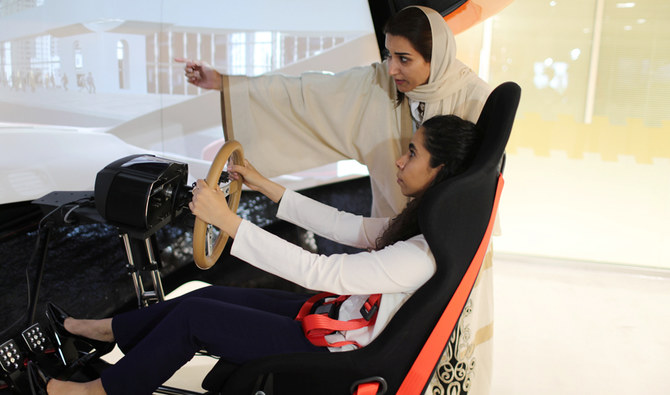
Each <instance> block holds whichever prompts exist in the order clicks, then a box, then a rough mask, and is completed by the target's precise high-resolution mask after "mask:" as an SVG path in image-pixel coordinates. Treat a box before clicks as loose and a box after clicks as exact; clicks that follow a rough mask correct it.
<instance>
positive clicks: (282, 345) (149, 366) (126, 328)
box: [102, 286, 328, 395]
mask: <svg viewBox="0 0 670 395" xmlns="http://www.w3.org/2000/svg"><path fill="white" fill-rule="evenodd" d="M309 296H310V295H307V294H297V293H292V292H285V291H278V290H267V289H255V288H234V287H222V286H210V287H205V288H202V289H199V290H196V291H193V292H190V293H188V294H186V295H183V296H181V297H179V298H176V299H173V300H168V301H165V302H161V303H157V304H153V305H151V306H149V307H146V308H143V309H139V310H134V311H131V312H128V313H123V314H120V315H118V316H115V317H114V318H113V319H112V330H113V332H114V337H115V339H116V342H117V344H118V345H119V348H120V349H121V351H123V353H124V354H125V356H124V357H123V358H121V360H119V361H118V362H117V363H116V364H115V365H114V366H112V367H110V368H108V369H106V370H105V371H103V372H102V384H103V387H104V388H105V391H106V392H107V394H109V395H116V394H125V395H128V394H142V395H144V394H151V393H152V391H153V390H154V389H156V388H157V387H158V386H160V385H161V384H162V383H164V382H165V381H166V380H167V379H169V378H170V377H171V376H172V374H173V373H174V372H175V371H177V370H178V369H179V368H180V367H181V366H183V365H184V364H185V363H187V362H188V361H189V360H190V359H191V358H192V357H193V355H194V354H195V353H196V352H198V351H199V350H203V349H204V350H207V351H208V352H209V353H211V354H214V355H217V356H219V357H221V359H224V360H227V361H230V362H233V363H243V362H246V361H249V360H252V359H256V358H259V357H263V356H267V355H273V354H283V353H293V352H327V351H328V349H327V348H325V347H316V346H314V345H312V344H311V343H310V342H309V341H308V340H307V339H306V338H305V335H304V334H303V332H302V328H301V326H300V323H299V322H297V321H295V320H294V318H295V316H296V315H297V314H298V310H300V307H301V306H302V304H303V303H304V302H305V301H306V300H307V299H308V298H309Z"/></svg>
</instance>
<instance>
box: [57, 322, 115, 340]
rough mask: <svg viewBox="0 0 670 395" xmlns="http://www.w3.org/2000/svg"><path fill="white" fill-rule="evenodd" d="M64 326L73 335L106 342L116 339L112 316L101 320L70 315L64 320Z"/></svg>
mask: <svg viewBox="0 0 670 395" xmlns="http://www.w3.org/2000/svg"><path fill="white" fill-rule="evenodd" d="M63 326H65V330H67V331H68V332H70V333H72V334H73V335H79V336H83V337H86V338H88V339H93V340H99V341H104V342H113V341H114V333H113V332H112V319H111V318H103V319H101V320H80V319H77V318H72V317H68V318H66V319H65V321H64V322H63Z"/></svg>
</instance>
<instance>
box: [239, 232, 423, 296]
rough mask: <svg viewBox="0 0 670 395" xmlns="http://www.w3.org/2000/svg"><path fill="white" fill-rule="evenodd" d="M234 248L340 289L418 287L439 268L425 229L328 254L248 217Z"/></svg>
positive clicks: (308, 283) (263, 265)
mask: <svg viewBox="0 0 670 395" xmlns="http://www.w3.org/2000/svg"><path fill="white" fill-rule="evenodd" d="M231 254H232V255H234V256H236V257H238V258H240V259H242V260H244V261H246V262H248V263H249V264H251V265H253V266H256V267H258V268H259V269H262V270H265V271H267V272H269V273H272V274H275V275H277V276H280V277H282V278H284V279H286V280H289V281H292V282H294V283H296V284H298V285H300V286H302V287H305V288H308V289H313V290H319V291H327V292H333V293H336V294H340V295H366V294H372V293H396V292H412V291H414V290H416V289H417V288H418V287H420V286H421V285H423V284H424V283H425V282H426V281H427V280H428V279H429V278H430V277H431V276H432V275H433V274H434V273H435V261H434V259H433V257H432V254H431V252H430V249H429V247H428V244H427V243H426V241H425V239H424V238H423V236H421V235H419V236H415V237H413V238H411V239H409V240H407V241H402V242H398V243H396V244H393V245H391V246H389V247H386V248H384V249H383V250H380V251H372V252H361V253H358V254H333V255H330V256H325V255H319V254H314V253H310V252H309V251H306V250H304V249H302V248H301V247H299V246H296V245H294V244H291V243H289V242H288V241H286V240H283V239H281V238H280V237H278V236H275V235H273V234H271V233H269V232H267V231H265V230H263V229H261V228H259V227H258V226H256V225H253V224H252V223H251V222H249V221H242V223H241V225H240V226H239V230H238V232H237V237H236V238H235V240H234V242H233V246H232V249H231Z"/></svg>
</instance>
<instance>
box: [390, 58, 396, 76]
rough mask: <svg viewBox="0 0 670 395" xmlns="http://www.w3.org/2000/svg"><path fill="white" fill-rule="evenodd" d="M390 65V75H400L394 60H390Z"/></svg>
mask: <svg viewBox="0 0 670 395" xmlns="http://www.w3.org/2000/svg"><path fill="white" fill-rule="evenodd" d="M388 65H389V74H390V75H396V74H398V65H397V64H396V61H395V60H393V58H389V60H388Z"/></svg>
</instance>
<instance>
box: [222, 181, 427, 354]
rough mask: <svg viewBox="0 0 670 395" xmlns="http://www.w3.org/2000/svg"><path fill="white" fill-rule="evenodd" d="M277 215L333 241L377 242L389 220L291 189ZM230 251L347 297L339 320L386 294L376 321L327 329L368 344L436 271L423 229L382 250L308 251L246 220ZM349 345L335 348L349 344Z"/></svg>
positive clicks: (284, 275) (296, 280)
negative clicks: (340, 208) (352, 327)
mask: <svg viewBox="0 0 670 395" xmlns="http://www.w3.org/2000/svg"><path fill="white" fill-rule="evenodd" d="M277 217H278V218H281V219H284V220H286V221H289V222H291V223H294V224H296V225H299V226H301V227H303V228H305V229H307V230H311V231H313V232H315V233H317V234H319V235H321V236H323V237H326V238H328V239H331V240H333V241H336V242H339V243H342V244H346V245H350V246H354V247H358V248H363V249H370V248H374V245H375V241H376V239H377V237H378V236H379V235H380V234H381V232H382V231H383V229H384V227H385V226H386V224H387V223H388V219H386V218H366V217H362V216H358V215H354V214H350V213H345V212H341V211H338V210H337V209H335V208H333V207H330V206H327V205H324V204H321V203H319V202H317V201H315V200H312V199H310V198H307V197H305V196H302V195H300V194H298V193H296V192H293V191H289V190H287V191H286V192H285V193H284V196H283V197H282V199H281V204H280V205H279V210H278V212H277ZM231 254H232V255H234V256H236V257H238V258H240V259H242V260H244V261H246V262H248V263H249V264H251V265H254V266H256V267H258V268H260V269H262V270H265V271H267V272H269V273H272V274H275V275H277V276H279V277H282V278H284V279H286V280H289V281H292V282H294V283H296V284H298V285H300V286H302V287H305V288H307V289H312V290H316V291H325V292H332V293H335V294H339V295H358V296H360V297H352V298H349V299H348V300H347V301H346V302H345V303H343V305H342V307H341V308H340V316H339V319H340V320H349V319H354V318H360V313H359V309H360V307H361V305H362V304H363V302H365V300H366V299H367V297H368V296H369V295H371V294H376V293H381V294H383V295H382V298H381V302H380V305H379V312H378V313H377V321H376V323H375V325H374V326H370V327H367V328H361V329H357V330H353V331H347V332H341V333H336V334H333V335H329V336H328V337H327V338H326V339H327V340H328V341H330V342H334V341H341V340H353V341H356V342H357V343H358V344H360V345H361V346H365V345H367V344H369V343H370V342H371V341H372V340H373V339H374V338H375V337H377V335H379V333H380V332H381V331H382V329H384V327H385V326H386V324H387V323H388V322H389V320H390V319H391V318H392V317H393V315H394V314H395V312H396V311H397V310H398V308H400V306H402V304H403V303H404V302H405V301H406V300H407V299H408V298H409V297H410V296H411V295H412V294H413V293H414V292H415V291H416V290H417V289H418V288H419V287H420V286H421V285H423V284H424V283H425V282H426V281H428V279H429V278H430V277H431V276H432V275H433V274H434V273H435V269H436V267H435V259H434V258H433V254H432V253H431V251H430V248H429V247H428V243H427V242H426V240H425V239H424V237H423V235H417V236H414V237H412V238H410V239H409V240H406V241H400V242H397V243H395V244H393V245H391V246H388V247H386V248H384V249H382V250H380V251H370V252H360V253H357V254H334V255H330V256H325V255H319V254H314V253H311V252H309V251H306V250H304V249H302V248H300V247H298V246H296V245H294V244H292V243H289V242H287V241H285V240H283V239H281V238H280V237H278V236H275V235H273V234H271V233H269V232H266V231H264V230H263V229H261V228H259V227H257V226H256V225H254V224H252V223H251V222H249V221H246V220H245V221H242V224H241V225H240V227H239V229H238V230H237V235H236V237H235V240H234V242H233V245H232V249H231ZM351 348H352V347H351V346H345V347H343V348H338V349H331V350H333V351H335V350H344V349H351Z"/></svg>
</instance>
